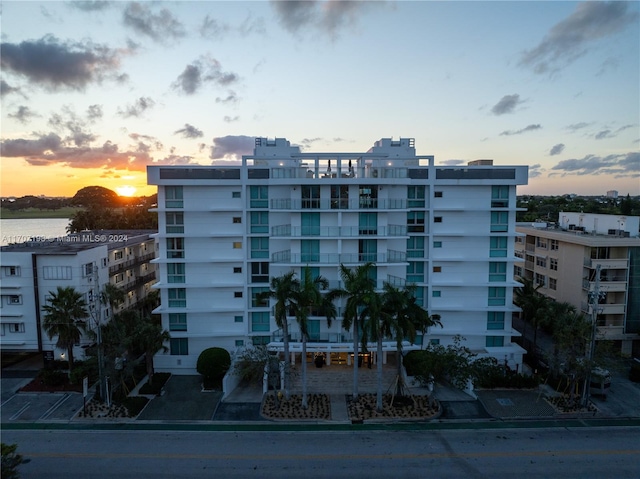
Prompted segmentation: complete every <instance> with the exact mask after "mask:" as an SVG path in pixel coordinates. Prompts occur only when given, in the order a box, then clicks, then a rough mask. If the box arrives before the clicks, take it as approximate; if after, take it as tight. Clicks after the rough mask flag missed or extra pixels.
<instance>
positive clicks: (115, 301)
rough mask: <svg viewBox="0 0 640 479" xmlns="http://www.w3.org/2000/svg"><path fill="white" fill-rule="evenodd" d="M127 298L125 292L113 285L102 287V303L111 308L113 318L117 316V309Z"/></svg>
mask: <svg viewBox="0 0 640 479" xmlns="http://www.w3.org/2000/svg"><path fill="white" fill-rule="evenodd" d="M126 298H127V294H126V293H125V292H124V290H123V289H121V288H118V287H117V286H116V285H114V284H111V283H107V284H105V285H104V286H103V287H102V291H100V303H102V304H104V305H105V306H109V311H111V315H112V316H113V315H114V314H115V311H116V308H117V307H118V306H119V305H120V304H122V303H123V302H124V300H125V299H126Z"/></svg>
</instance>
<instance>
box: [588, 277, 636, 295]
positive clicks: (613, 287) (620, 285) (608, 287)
mask: <svg viewBox="0 0 640 479" xmlns="http://www.w3.org/2000/svg"><path fill="white" fill-rule="evenodd" d="M598 288H599V290H600V291H602V292H605V293H620V292H624V291H626V290H627V283H626V281H600V283H599V285H598ZM582 289H585V290H587V291H595V290H596V283H595V281H588V280H586V279H585V280H583V281H582Z"/></svg>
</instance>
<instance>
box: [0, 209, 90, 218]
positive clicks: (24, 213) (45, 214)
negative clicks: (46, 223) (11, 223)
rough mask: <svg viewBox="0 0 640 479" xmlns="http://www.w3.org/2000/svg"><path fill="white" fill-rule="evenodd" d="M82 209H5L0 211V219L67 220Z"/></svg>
mask: <svg viewBox="0 0 640 479" xmlns="http://www.w3.org/2000/svg"><path fill="white" fill-rule="evenodd" d="M82 209H83V208H80V207H72V206H65V207H63V208H60V209H57V210H39V209H38V208H29V209H26V210H19V211H9V210H8V209H6V208H2V209H0V219H3V220H29V219H47V218H69V219H71V217H72V216H73V215H74V214H75V213H77V212H78V211H82Z"/></svg>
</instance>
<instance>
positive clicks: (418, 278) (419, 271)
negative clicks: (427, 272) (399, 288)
mask: <svg viewBox="0 0 640 479" xmlns="http://www.w3.org/2000/svg"><path fill="white" fill-rule="evenodd" d="M407 282H409V283H424V263H423V262H421V261H410V262H409V264H408V265H407Z"/></svg>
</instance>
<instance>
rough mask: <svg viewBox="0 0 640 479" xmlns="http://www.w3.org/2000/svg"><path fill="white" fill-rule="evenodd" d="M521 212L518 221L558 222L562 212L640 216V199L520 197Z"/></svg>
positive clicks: (565, 196)
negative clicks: (524, 209) (523, 209)
mask: <svg viewBox="0 0 640 479" xmlns="http://www.w3.org/2000/svg"><path fill="white" fill-rule="evenodd" d="M517 206H518V208H526V209H527V210H526V211H519V212H518V213H517V216H516V220H517V221H523V222H524V221H536V220H542V221H549V222H557V221H558V216H559V213H560V212H561V211H573V212H581V213H594V214H596V213H599V214H607V215H627V216H640V197H637V196H636V197H631V196H630V195H627V196H626V197H622V198H605V197H601V196H575V197H572V196H569V195H563V196H533V195H524V196H518V200H517Z"/></svg>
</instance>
